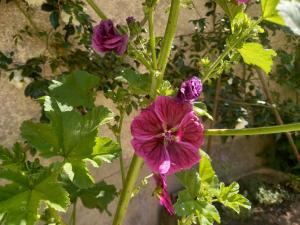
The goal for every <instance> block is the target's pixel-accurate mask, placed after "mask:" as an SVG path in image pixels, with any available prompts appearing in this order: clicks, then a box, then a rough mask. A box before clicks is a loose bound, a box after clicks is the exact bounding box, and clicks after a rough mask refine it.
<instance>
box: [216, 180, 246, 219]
mask: <svg viewBox="0 0 300 225" xmlns="http://www.w3.org/2000/svg"><path fill="white" fill-rule="evenodd" d="M239 188H240V187H239V184H238V183H236V182H233V183H232V184H230V185H229V186H227V187H226V186H225V185H224V183H221V184H220V195H219V196H218V200H219V202H221V203H222V204H223V205H224V206H227V207H229V208H231V209H233V210H234V211H235V212H237V213H240V207H243V208H246V209H250V208H251V203H250V202H249V200H248V199H247V198H245V197H244V196H243V195H241V194H239Z"/></svg>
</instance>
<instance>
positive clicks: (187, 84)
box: [177, 76, 202, 102]
mask: <svg viewBox="0 0 300 225" xmlns="http://www.w3.org/2000/svg"><path fill="white" fill-rule="evenodd" d="M201 92H202V83H201V80H200V79H199V78H198V77H196V76H193V77H192V78H191V79H190V80H187V81H184V82H182V84H181V86H180V89H179V90H178V93H177V99H179V100H180V101H184V102H191V101H195V100H196V99H197V98H198V97H199V96H200V94H201Z"/></svg>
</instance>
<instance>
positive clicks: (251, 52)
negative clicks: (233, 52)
mask: <svg viewBox="0 0 300 225" xmlns="http://www.w3.org/2000/svg"><path fill="white" fill-rule="evenodd" d="M238 51H239V53H240V54H241V56H242V57H243V60H244V62H245V63H247V64H250V65H256V66H258V67H260V68H261V69H262V70H264V71H265V72H266V73H267V74H268V73H269V72H270V71H271V68H272V65H273V60H272V57H274V56H276V52H275V51H274V50H272V49H264V48H263V46H262V45H261V44H259V43H245V44H244V45H243V46H242V47H241V48H240V49H238Z"/></svg>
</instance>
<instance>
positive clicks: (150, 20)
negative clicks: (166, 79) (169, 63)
mask: <svg viewBox="0 0 300 225" xmlns="http://www.w3.org/2000/svg"><path fill="white" fill-rule="evenodd" d="M153 14H154V9H153V7H152V8H150V9H149V12H148V24H149V38H150V48H151V55H152V67H153V69H154V70H156V69H157V60H156V43H155V32H154V17H153V16H154V15H153Z"/></svg>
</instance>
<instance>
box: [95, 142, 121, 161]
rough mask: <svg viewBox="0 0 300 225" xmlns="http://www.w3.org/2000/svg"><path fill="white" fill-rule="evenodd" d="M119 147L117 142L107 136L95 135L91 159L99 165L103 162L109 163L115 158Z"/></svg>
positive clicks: (119, 149)
mask: <svg viewBox="0 0 300 225" xmlns="http://www.w3.org/2000/svg"><path fill="white" fill-rule="evenodd" d="M120 151H121V148H120V146H119V144H118V143H116V142H114V141H113V140H111V139H110V138H107V137H97V138H96V144H95V146H94V148H93V154H92V155H93V160H94V161H95V162H96V163H97V164H98V165H99V166H100V165H101V164H102V163H103V162H106V163H110V162H112V160H113V159H115V158H117V157H118V155H119V153H120Z"/></svg>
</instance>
